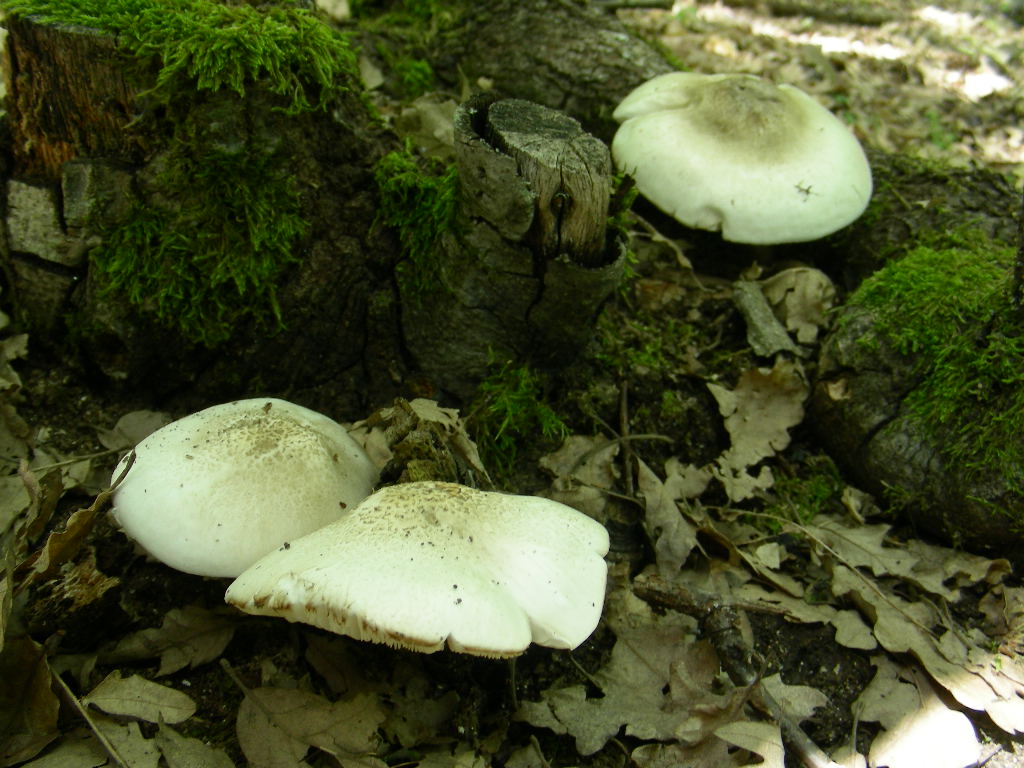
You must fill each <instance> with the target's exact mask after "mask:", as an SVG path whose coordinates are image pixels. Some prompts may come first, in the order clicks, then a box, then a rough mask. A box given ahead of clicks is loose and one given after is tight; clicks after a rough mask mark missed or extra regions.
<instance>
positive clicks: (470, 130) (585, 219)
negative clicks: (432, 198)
mask: <svg viewBox="0 0 1024 768" xmlns="http://www.w3.org/2000/svg"><path fill="white" fill-rule="evenodd" d="M455 153H456V158H457V166H458V172H459V181H460V187H461V193H462V194H461V208H460V211H459V214H458V221H457V223H456V226H455V227H454V228H453V231H452V232H450V233H447V234H446V235H445V237H444V238H443V243H442V248H441V251H442V252H441V254H440V256H439V261H440V263H439V271H440V274H439V284H440V287H439V288H438V290H435V291H432V292H430V293H428V294H426V295H420V293H417V294H416V295H405V296H403V302H402V303H403V316H404V326H405V338H406V341H407V343H408V345H409V348H410V350H411V351H412V353H413V355H414V357H415V358H416V360H417V362H418V364H419V366H420V367H421V368H422V369H423V370H424V371H425V372H427V373H428V374H429V375H430V377H431V378H432V379H433V380H434V381H435V382H436V383H437V384H439V385H440V386H441V387H443V388H444V389H447V390H449V391H451V392H454V393H456V394H458V395H460V396H462V397H466V396H468V395H470V394H471V393H472V391H473V387H474V386H475V384H476V383H477V382H478V381H479V380H480V379H481V378H482V377H483V376H484V375H485V374H486V372H487V369H488V365H489V364H490V363H492V362H494V361H495V360H497V361H504V360H507V359H516V360H524V359H525V360H529V361H530V362H532V363H535V364H537V365H540V366H544V367H559V366H562V365H565V364H567V363H568V362H570V361H571V360H572V359H573V358H574V357H576V355H577V354H579V352H580V351H581V350H582V348H583V346H584V345H585V343H586V341H587V339H588V338H589V337H590V335H591V333H592V329H593V325H594V321H595V320H596V316H597V313H598V311H599V309H600V306H601V304H602V303H603V302H604V300H605V299H606V298H607V297H608V295H609V294H610V293H611V291H612V290H614V288H615V286H616V285H617V284H618V282H619V280H620V279H621V277H622V269H623V264H624V258H623V253H622V248H621V244H619V243H615V242H612V243H608V242H606V240H607V236H606V220H607V217H608V200H609V195H610V191H611V159H610V157H609V154H608V148H607V147H606V146H605V145H604V144H603V143H601V142H600V141H598V140H597V139H595V138H594V137H593V136H590V135H588V134H586V133H584V132H583V131H582V130H581V128H580V126H579V124H578V123H577V122H576V121H575V120H572V119H571V118H568V117H566V116H565V115H563V114H561V113H559V112H556V111H554V110H551V109H547V108H545V107H541V106H538V105H536V104H531V103H529V102H524V101H520V100H496V99H494V98H493V97H487V98H484V99H480V100H478V101H476V102H473V103H470V104H467V105H463V106H462V107H460V108H459V110H458V111H457V112H456V116H455Z"/></svg>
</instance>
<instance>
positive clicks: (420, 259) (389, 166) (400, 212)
mask: <svg viewBox="0 0 1024 768" xmlns="http://www.w3.org/2000/svg"><path fill="white" fill-rule="evenodd" d="M374 178H375V180H376V182H377V190H378V192H379V193H380V210H379V213H378V214H377V219H378V222H379V223H381V224H384V225H386V226H388V227H391V228H393V229H394V230H395V232H397V233H398V238H399V240H400V241H401V243H402V251H403V254H404V256H405V259H404V260H403V261H402V262H401V263H400V264H399V265H398V267H397V268H396V270H395V272H396V275H397V278H398V284H399V287H400V289H401V290H402V293H403V296H405V297H407V298H408V299H411V300H412V301H417V300H418V299H419V298H421V297H422V296H423V295H424V294H426V293H427V292H429V291H432V290H436V289H438V288H443V286H444V281H443V280H442V278H441V271H440V264H439V261H438V247H439V245H438V243H439V240H440V238H441V234H442V233H443V232H445V231H446V230H449V229H451V228H452V226H453V225H454V223H455V214H456V211H457V209H458V200H459V179H458V173H457V171H456V168H455V165H454V164H452V165H445V164H444V163H442V162H441V161H439V160H436V159H434V158H428V157H422V158H420V157H417V156H416V155H415V154H414V153H413V150H412V145H411V144H410V143H407V144H406V146H405V148H404V149H403V150H401V151H395V152H390V153H388V154H386V155H384V157H382V158H381V159H380V160H379V161H378V163H377V168H376V170H375V172H374Z"/></svg>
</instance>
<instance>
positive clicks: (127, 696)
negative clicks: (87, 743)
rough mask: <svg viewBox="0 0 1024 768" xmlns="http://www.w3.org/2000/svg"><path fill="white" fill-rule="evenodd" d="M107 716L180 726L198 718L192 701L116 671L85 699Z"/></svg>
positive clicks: (150, 682)
mask: <svg viewBox="0 0 1024 768" xmlns="http://www.w3.org/2000/svg"><path fill="white" fill-rule="evenodd" d="M82 703H83V704H86V705H92V706H94V707H96V708H97V709H100V710H102V711H103V712H106V713H107V714H108V715H125V716H128V717H136V718H138V719H140V720H145V721H147V722H150V723H160V722H164V723H180V722H183V721H185V720H188V719H189V718H190V717H192V715H194V714H195V711H196V704H195V702H194V701H192V699H191V697H189V696H188V695H187V694H184V693H182V692H181V691H178V690H175V689H174V688H169V687H167V686H166V685H160V684H159V683H154V682H152V681H151V680H146V679H145V678H144V677H139V676H138V675H132V676H131V677H122V676H121V673H120V672H117V671H114V672H111V673H110V674H109V675H107V676H106V677H105V678H104V679H103V681H102V682H100V684H99V685H97V686H96V687H95V688H93V689H92V691H90V692H89V693H88V694H87V695H86V696H84V697H83V698H82Z"/></svg>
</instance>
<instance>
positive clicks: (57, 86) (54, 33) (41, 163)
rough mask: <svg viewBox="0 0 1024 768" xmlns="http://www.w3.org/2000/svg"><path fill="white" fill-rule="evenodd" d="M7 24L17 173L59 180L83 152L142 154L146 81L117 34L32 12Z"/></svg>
mask: <svg viewBox="0 0 1024 768" xmlns="http://www.w3.org/2000/svg"><path fill="white" fill-rule="evenodd" d="M5 24H6V26H7V29H8V38H7V61H6V65H5V69H6V70H7V80H8V83H9V84H10V87H9V89H8V93H9V96H8V100H7V104H8V109H9V110H10V120H11V123H12V126H13V128H12V130H13V141H12V144H11V153H12V156H13V160H14V167H13V172H14V175H15V176H16V177H19V178H26V179H36V180H41V181H46V182H48V183H51V184H53V183H56V182H59V181H60V178H61V170H62V168H63V166H64V163H66V162H68V161H70V160H72V159H74V158H76V157H118V158H124V159H126V160H127V159H131V160H133V161H138V160H140V159H141V157H142V154H143V152H144V148H143V146H142V142H143V135H142V133H141V132H140V131H136V130H132V129H130V128H129V124H130V123H131V121H132V119H133V117H135V116H136V113H137V111H138V108H139V104H138V92H139V88H138V87H136V86H134V85H132V83H131V82H130V80H129V73H130V72H131V65H130V63H129V59H128V58H127V57H126V56H124V54H122V53H121V52H120V51H119V50H118V47H117V40H116V39H114V37H113V36H111V35H107V34H104V33H102V32H100V31H98V30H95V29H88V28H86V27H70V26H59V25H53V24H39V23H37V22H36V21H35V20H33V19H31V18H19V17H9V18H8V19H7V20H6V22H5Z"/></svg>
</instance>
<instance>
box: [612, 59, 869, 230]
mask: <svg viewBox="0 0 1024 768" xmlns="http://www.w3.org/2000/svg"><path fill="white" fill-rule="evenodd" d="M614 117H615V119H616V120H619V121H620V122H622V125H621V126H620V127H619V130H618V132H617V133H616V134H615V139H614V140H613V142H612V156H613V157H614V158H615V162H616V165H617V166H618V167H619V168H620V169H622V170H624V171H626V172H627V173H630V174H631V175H632V176H633V177H634V178H635V180H636V185H637V188H638V189H639V191H640V192H641V194H643V195H644V196H645V197H646V198H647V199H649V200H650V201H651V202H652V203H654V204H655V205H656V206H658V207H659V208H661V209H662V210H663V211H665V212H666V213H668V214H669V215H671V216H673V217H675V218H676V219H678V220H679V221H680V222H682V223H683V224H686V225H687V226H689V227H696V228H699V229H710V230H719V229H720V230H721V231H722V237H723V238H725V239H726V240H730V241H733V242H738V243H753V244H761V245H771V244H776V243H795V242H802V241H806V240H816V239H818V238H820V237H824V236H825V235H828V234H831V233H832V232H835V231H836V230H837V229H840V228H841V227H844V226H846V225H847V224H849V223H850V222H852V221H853V220H854V219H856V218H857V217H858V216H860V214H861V213H863V211H864V208H865V207H866V206H867V204H868V199H869V198H870V197H871V169H870V167H869V166H868V162H867V158H866V157H865V156H864V151H863V149H861V146H860V144H859V143H858V142H857V139H856V138H855V137H854V136H853V134H852V133H850V131H849V130H848V129H847V127H846V126H845V125H843V123H842V122H841V121H840V120H839V119H837V118H836V117H835V116H834V115H833V114H832V113H831V112H829V111H828V110H827V109H825V108H824V107H823V106H821V105H820V104H818V102H816V101H815V100H814V99H812V98H811V97H810V96H808V95H807V94H805V93H803V92H802V91H800V90H798V89H797V88H794V87H793V86H790V85H780V86H776V85H773V84H771V83H769V82H767V81H765V80H762V79H760V78H757V77H754V76H752V75H702V74H696V73H692V72H672V73H669V74H665V75H660V76H658V77H655V78H653V79H652V80H649V81H647V82H646V83H644V84H643V85H641V86H640V87H638V88H637V89H636V90H634V91H633V92H632V93H630V94H629V95H628V96H626V98H625V99H623V101H622V103H620V104H619V106H618V107H617V108H616V110H615V113H614Z"/></svg>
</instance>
